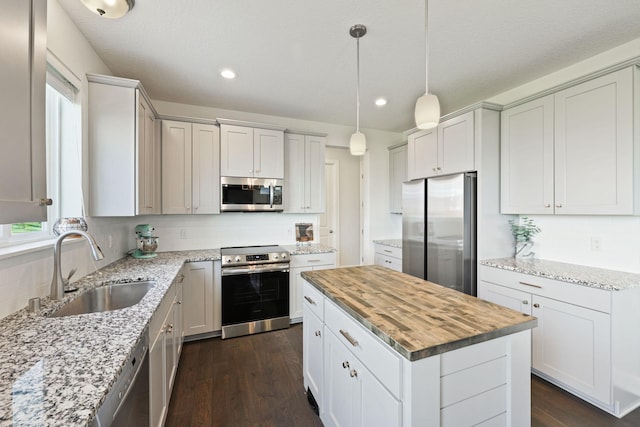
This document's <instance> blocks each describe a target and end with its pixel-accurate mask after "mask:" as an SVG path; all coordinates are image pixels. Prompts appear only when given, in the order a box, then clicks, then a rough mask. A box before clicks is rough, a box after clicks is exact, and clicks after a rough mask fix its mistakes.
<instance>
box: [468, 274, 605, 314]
mask: <svg viewBox="0 0 640 427" xmlns="http://www.w3.org/2000/svg"><path fill="white" fill-rule="evenodd" d="M479 273H480V274H479V279H480V280H484V281H485V282H489V283H494V284H496V285H500V286H506V287H508V288H512V289H517V290H519V291H522V292H526V293H530V294H533V295H540V296H543V297H547V298H551V299H555V300H558V301H566V302H568V303H571V304H574V305H579V306H581V307H585V308H590V309H592V310H597V311H601V312H603V313H610V312H611V291H607V290H604V289H598V288H593V287H590V286H586V285H579V284H576V283H569V282H562V281H559V280H554V279H548V278H546V277H540V276H534V275H531V274H524V273H518V272H515V271H509V270H503V269H501V268H496V267H489V266H486V265H482V266H480V269H479Z"/></svg>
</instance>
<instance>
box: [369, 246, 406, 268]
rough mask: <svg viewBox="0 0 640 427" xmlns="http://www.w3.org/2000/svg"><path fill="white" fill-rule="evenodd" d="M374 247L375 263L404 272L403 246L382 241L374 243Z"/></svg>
mask: <svg viewBox="0 0 640 427" xmlns="http://www.w3.org/2000/svg"><path fill="white" fill-rule="evenodd" d="M374 247H375V255H374V257H373V262H374V264H376V265H381V266H383V267H387V268H390V269H392V270H395V271H399V272H402V248H396V247H393V246H388V245H383V244H380V243H376V244H374Z"/></svg>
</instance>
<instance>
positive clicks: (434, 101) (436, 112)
mask: <svg viewBox="0 0 640 427" xmlns="http://www.w3.org/2000/svg"><path fill="white" fill-rule="evenodd" d="M424 33H425V37H424V39H425V49H426V61H425V62H426V64H425V71H424V76H425V79H424V95H422V96H421V97H420V98H418V100H417V101H416V110H415V119H416V126H417V127H418V129H432V128H434V127H436V126H438V122H439V121H440V101H438V97H437V96H435V95H434V94H432V93H429V0H425V3H424Z"/></svg>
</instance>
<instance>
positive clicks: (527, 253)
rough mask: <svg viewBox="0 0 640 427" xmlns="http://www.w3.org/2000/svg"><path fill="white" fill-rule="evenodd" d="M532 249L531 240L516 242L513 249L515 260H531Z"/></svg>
mask: <svg viewBox="0 0 640 427" xmlns="http://www.w3.org/2000/svg"><path fill="white" fill-rule="evenodd" d="M532 249H533V241H531V240H521V241H516V247H515V254H514V255H515V257H516V258H533V256H534V255H535V252H533V251H532Z"/></svg>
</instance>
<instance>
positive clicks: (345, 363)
mask: <svg viewBox="0 0 640 427" xmlns="http://www.w3.org/2000/svg"><path fill="white" fill-rule="evenodd" d="M342 367H343V368H344V369H347V368H348V367H349V361H348V360H345V361H344V362H342Z"/></svg>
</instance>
